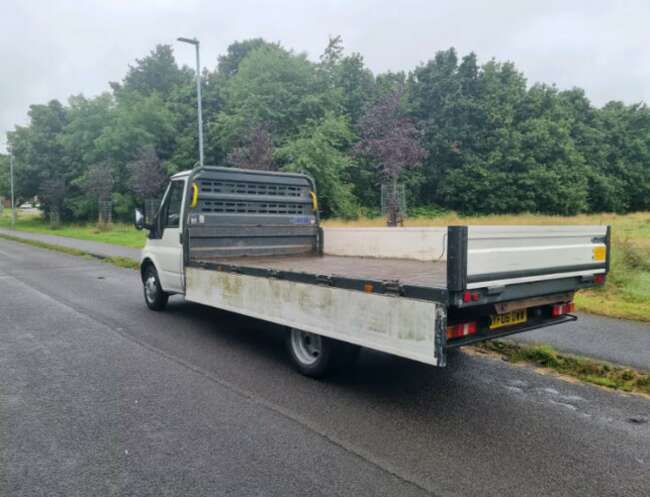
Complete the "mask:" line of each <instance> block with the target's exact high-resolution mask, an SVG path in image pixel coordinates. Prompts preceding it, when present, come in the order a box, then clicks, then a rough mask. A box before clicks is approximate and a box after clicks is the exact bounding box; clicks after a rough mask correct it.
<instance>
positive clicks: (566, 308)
mask: <svg viewBox="0 0 650 497" xmlns="http://www.w3.org/2000/svg"><path fill="white" fill-rule="evenodd" d="M572 312H576V305H575V304H574V303H573V302H565V303H563V304H554V305H553V309H552V310H551V314H552V315H553V317H558V316H562V315H564V314H571V313H572Z"/></svg>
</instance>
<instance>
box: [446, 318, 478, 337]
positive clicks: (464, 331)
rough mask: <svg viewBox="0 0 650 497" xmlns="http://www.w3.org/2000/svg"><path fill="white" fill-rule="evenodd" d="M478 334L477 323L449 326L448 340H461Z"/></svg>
mask: <svg viewBox="0 0 650 497" xmlns="http://www.w3.org/2000/svg"><path fill="white" fill-rule="evenodd" d="M475 333H476V323H475V322H471V323H458V324H453V325H451V326H447V338H461V337H466V336H467V335H473V334H475Z"/></svg>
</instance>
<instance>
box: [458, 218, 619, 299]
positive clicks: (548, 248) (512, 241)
mask: <svg viewBox="0 0 650 497" xmlns="http://www.w3.org/2000/svg"><path fill="white" fill-rule="evenodd" d="M606 234H607V227H606V226H470V227H469V228H468V250H467V279H468V282H469V284H468V288H479V287H485V286H492V285H499V284H510V283H523V282H527V281H540V280H544V279H555V278H563V277H567V276H578V275H589V274H596V273H602V272H604V271H605V268H606V256H607V254H606V245H605V236H606ZM526 272H528V273H530V274H529V275H527V274H526Z"/></svg>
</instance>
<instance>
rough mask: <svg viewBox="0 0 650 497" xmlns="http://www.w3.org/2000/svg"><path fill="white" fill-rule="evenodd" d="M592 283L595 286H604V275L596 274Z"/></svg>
mask: <svg viewBox="0 0 650 497" xmlns="http://www.w3.org/2000/svg"><path fill="white" fill-rule="evenodd" d="M594 283H596V285H604V284H605V275H604V274H603V273H600V274H597V275H596V276H594Z"/></svg>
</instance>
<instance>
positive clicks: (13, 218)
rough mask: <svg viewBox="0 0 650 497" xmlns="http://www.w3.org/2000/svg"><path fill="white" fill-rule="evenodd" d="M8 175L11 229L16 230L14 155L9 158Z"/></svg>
mask: <svg viewBox="0 0 650 497" xmlns="http://www.w3.org/2000/svg"><path fill="white" fill-rule="evenodd" d="M9 175H10V177H11V180H10V181H11V229H12V230H15V229H16V199H15V197H14V154H11V156H10V157H9Z"/></svg>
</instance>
